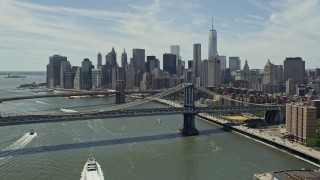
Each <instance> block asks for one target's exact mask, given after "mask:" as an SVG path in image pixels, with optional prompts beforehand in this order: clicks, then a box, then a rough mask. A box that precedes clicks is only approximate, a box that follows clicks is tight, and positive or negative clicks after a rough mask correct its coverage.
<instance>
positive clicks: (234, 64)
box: [229, 57, 241, 73]
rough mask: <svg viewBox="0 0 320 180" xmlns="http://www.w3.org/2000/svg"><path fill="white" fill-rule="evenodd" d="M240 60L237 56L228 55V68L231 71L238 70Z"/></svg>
mask: <svg viewBox="0 0 320 180" xmlns="http://www.w3.org/2000/svg"><path fill="white" fill-rule="evenodd" d="M240 66H241V60H240V58H239V57H229V69H230V71H231V73H232V72H235V71H237V70H240Z"/></svg>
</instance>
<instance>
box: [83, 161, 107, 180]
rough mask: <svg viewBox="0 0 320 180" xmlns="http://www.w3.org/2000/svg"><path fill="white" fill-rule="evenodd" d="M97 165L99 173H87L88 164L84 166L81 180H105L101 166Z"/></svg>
mask: <svg viewBox="0 0 320 180" xmlns="http://www.w3.org/2000/svg"><path fill="white" fill-rule="evenodd" d="M96 164H97V171H87V163H86V164H85V165H84V167H83V170H82V172H81V178H80V180H104V176H103V172H102V170H101V167H100V164H99V163H98V162H96Z"/></svg>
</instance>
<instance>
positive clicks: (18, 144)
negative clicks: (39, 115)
mask: <svg viewBox="0 0 320 180" xmlns="http://www.w3.org/2000/svg"><path fill="white" fill-rule="evenodd" d="M36 136H37V133H36V132H35V133H34V134H33V135H30V133H26V134H25V135H23V136H22V137H21V138H20V139H18V140H17V141H16V142H15V143H13V144H12V145H10V146H9V147H6V148H5V149H3V150H2V151H8V150H17V149H21V148H24V147H25V146H26V145H28V144H29V143H30V142H31V141H32V140H33V139H34V138H35V137H36Z"/></svg>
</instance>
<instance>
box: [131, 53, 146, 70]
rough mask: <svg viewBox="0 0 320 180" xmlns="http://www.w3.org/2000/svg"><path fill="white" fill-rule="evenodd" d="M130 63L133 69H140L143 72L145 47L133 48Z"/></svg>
mask: <svg viewBox="0 0 320 180" xmlns="http://www.w3.org/2000/svg"><path fill="white" fill-rule="evenodd" d="M131 61H132V62H130V64H131V65H133V67H134V70H135V71H137V70H141V71H143V72H145V71H146V70H145V68H146V67H145V49H133V50H132V58H131Z"/></svg>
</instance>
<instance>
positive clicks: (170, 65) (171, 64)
mask: <svg viewBox="0 0 320 180" xmlns="http://www.w3.org/2000/svg"><path fill="white" fill-rule="evenodd" d="M176 57H177V56H176V55H175V54H168V53H165V54H163V70H165V71H168V72H169V74H170V75H173V74H177V60H176Z"/></svg>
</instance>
